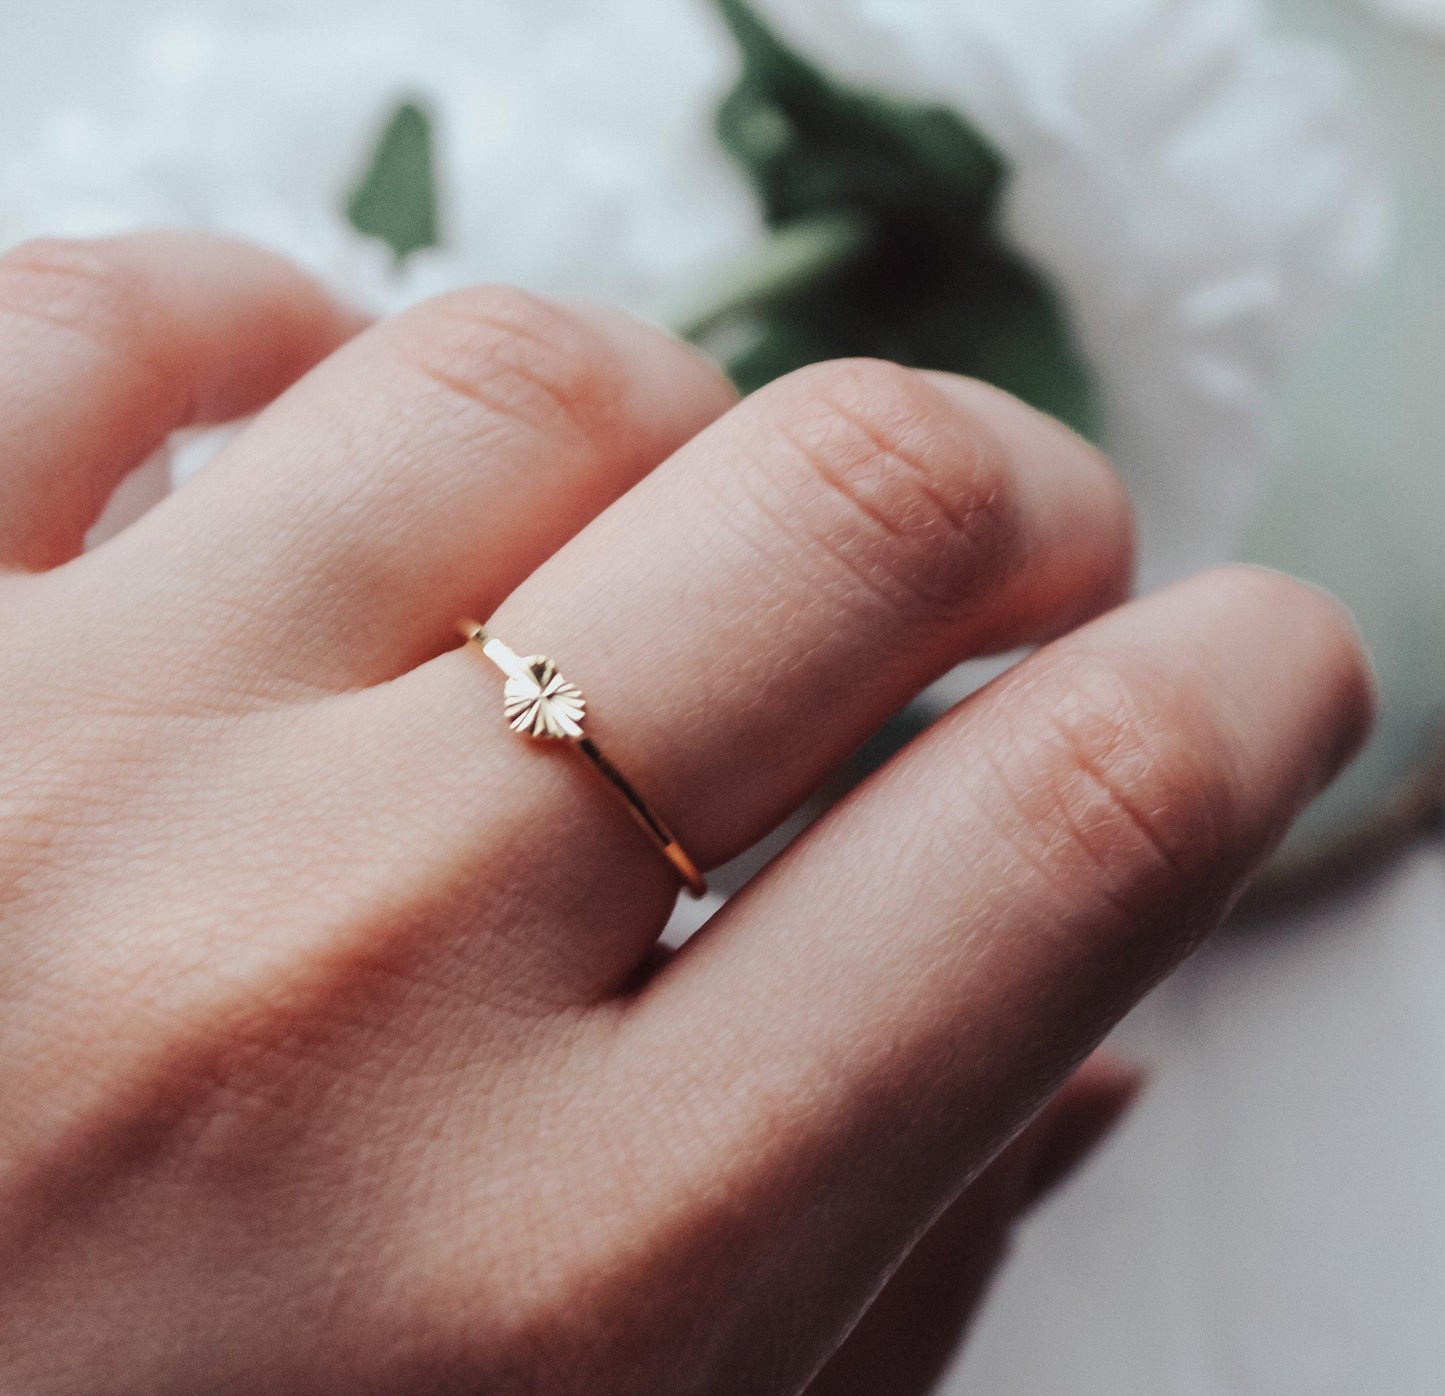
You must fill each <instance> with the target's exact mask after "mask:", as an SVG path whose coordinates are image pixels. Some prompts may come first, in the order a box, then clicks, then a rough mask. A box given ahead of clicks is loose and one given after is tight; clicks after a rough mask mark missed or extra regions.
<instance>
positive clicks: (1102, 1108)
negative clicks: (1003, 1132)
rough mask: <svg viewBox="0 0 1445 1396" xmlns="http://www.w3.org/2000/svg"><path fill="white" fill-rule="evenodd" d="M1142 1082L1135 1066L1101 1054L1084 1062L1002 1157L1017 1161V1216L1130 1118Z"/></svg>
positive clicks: (1054, 1187) (1063, 1180) (1055, 1186)
mask: <svg viewBox="0 0 1445 1396" xmlns="http://www.w3.org/2000/svg"><path fill="white" fill-rule="evenodd" d="M1144 1081H1145V1075H1144V1073H1143V1072H1142V1071H1141V1070H1140V1069H1139V1068H1138V1067H1137V1066H1134V1065H1133V1064H1132V1063H1130V1062H1127V1061H1124V1060H1122V1059H1121V1058H1119V1057H1116V1056H1115V1055H1113V1054H1112V1053H1111V1052H1108V1051H1105V1050H1103V1049H1100V1050H1099V1051H1097V1052H1094V1053H1093V1054H1092V1055H1090V1056H1089V1057H1088V1058H1087V1059H1086V1060H1085V1062H1084V1064H1083V1065H1082V1066H1081V1067H1080V1068H1079V1069H1078V1070H1077V1071H1076V1072H1075V1073H1074V1074H1073V1075H1072V1076H1071V1077H1070V1078H1069V1080H1068V1082H1067V1084H1066V1085H1065V1086H1064V1088H1063V1089H1062V1090H1061V1091H1060V1092H1059V1094H1058V1095H1056V1096H1055V1097H1054V1098H1053V1099H1052V1100H1051V1101H1050V1102H1049V1103H1048V1105H1047V1106H1046V1107H1045V1108H1044V1111H1043V1113H1042V1114H1040V1116H1039V1117H1038V1119H1036V1120H1035V1121H1034V1122H1033V1123H1032V1124H1031V1125H1029V1127H1028V1128H1027V1129H1026V1130H1025V1131H1024V1133H1023V1134H1022V1135H1021V1136H1020V1138H1019V1139H1018V1140H1016V1141H1015V1142H1014V1143H1013V1144H1011V1145H1010V1146H1009V1148H1008V1150H1007V1151H1006V1153H1005V1157H1006V1156H1008V1155H1009V1154H1014V1155H1016V1157H1017V1158H1018V1161H1019V1165H1018V1166H1019V1171H1020V1174H1021V1184H1020V1187H1019V1192H1018V1202H1017V1206H1016V1209H1015V1210H1016V1211H1018V1212H1027V1211H1028V1210H1029V1209H1030V1208H1033V1207H1036V1206H1038V1204H1039V1203H1040V1202H1042V1201H1044V1199H1045V1198H1047V1197H1048V1196H1049V1195H1050V1194H1051V1193H1053V1192H1054V1191H1056V1190H1057V1189H1058V1188H1060V1187H1061V1186H1063V1184H1064V1183H1066V1182H1067V1181H1068V1180H1069V1179H1070V1178H1071V1177H1073V1175H1074V1174H1075V1173H1076V1172H1077V1171H1078V1169H1079V1168H1080V1167H1081V1166H1082V1164H1083V1163H1084V1161H1085V1160H1086V1159H1088V1158H1089V1157H1090V1156H1091V1155H1092V1154H1093V1153H1094V1151H1095V1150H1096V1149H1097V1148H1098V1147H1099V1145H1100V1144H1101V1143H1102V1142H1103V1141H1104V1139H1105V1138H1106V1137H1107V1136H1108V1135H1110V1134H1111V1133H1112V1132H1113V1130H1114V1128H1115V1126H1116V1125H1117V1124H1118V1123H1119V1121H1120V1120H1121V1119H1123V1117H1124V1116H1125V1115H1126V1114H1127V1113H1128V1112H1129V1110H1130V1108H1131V1107H1132V1106H1133V1104H1134V1102H1135V1100H1137V1099H1138V1096H1139V1092H1140V1091H1141V1090H1142V1089H1143V1087H1144ZM1020 1145H1022V1146H1023V1147H1022V1148H1021V1149H1020V1148H1019V1146H1020ZM995 1162H997V1160H996V1161H995ZM992 1166H993V1165H990V1167H992Z"/></svg>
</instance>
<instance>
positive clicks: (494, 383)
mask: <svg viewBox="0 0 1445 1396" xmlns="http://www.w3.org/2000/svg"><path fill="white" fill-rule="evenodd" d="M396 345H397V351H398V353H399V354H400V355H401V357H402V358H403V360H404V361H405V362H406V363H407V364H408V365H409V366H410V367H411V368H412V369H414V370H416V371H418V372H419V373H420V374H421V375H422V376H423V377H424V378H426V379H427V380H429V381H430V383H431V384H432V385H433V386H436V387H439V388H441V389H442V390H443V391H444V392H445V393H446V394H447V395H448V396H451V397H454V398H457V399H460V400H461V401H462V402H463V403H464V404H465V406H466V407H467V409H468V410H472V411H475V410H476V409H477V408H480V409H481V410H482V411H483V412H485V413H486V414H487V415H488V417H490V418H492V419H494V420H500V421H501V422H502V423H504V424H505V425H506V426H507V427H509V428H511V429H513V430H516V431H520V432H522V433H523V434H525V435H527V436H542V437H545V438H547V439H549V440H554V439H556V438H557V437H558V436H567V437H581V438H582V439H583V440H584V441H585V442H587V443H588V444H590V443H592V442H594V441H597V440H600V439H605V437H606V436H607V434H608V433H609V432H610V431H611V430H612V429H614V428H615V427H616V426H617V425H618V423H619V418H620V417H621V414H622V411H623V404H624V396H625V391H626V384H625V380H624V377H623V373H622V369H621V366H620V365H619V364H618V362H617V361H616V357H615V355H614V354H613V353H611V352H610V348H609V346H608V345H607V344H606V342H605V340H604V337H603V336H602V335H601V334H600V333H599V331H597V330H596V329H595V328H594V327H593V326H592V325H590V324H589V323H588V322H587V321H586V320H585V319H584V318H583V317H582V316H580V315H578V314H577V313H575V312H574V311H572V310H570V309H569V308H567V307H566V306H563V305H560V304H558V303H557V302H554V301H551V300H548V299H546V298H545V297H542V296H538V295H534V294H533V293H531V292H529V291H524V290H520V289H518V288H515V287H509V286H480V287H472V288H468V289H466V290H462V291H453V292H450V293H449V294H447V295H444V296H439V297H437V298H436V299H435V300H433V301H430V302H428V303H427V304H425V305H423V306H420V307H418V308H417V309H416V310H415V311H412V312H410V313H408V314H407V315H404V316H402V317H400V320H399V321H398V325H397V337H396Z"/></svg>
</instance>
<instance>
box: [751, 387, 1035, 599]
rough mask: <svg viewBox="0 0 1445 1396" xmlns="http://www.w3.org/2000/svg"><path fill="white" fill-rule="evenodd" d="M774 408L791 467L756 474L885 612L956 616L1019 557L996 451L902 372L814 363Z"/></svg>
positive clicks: (1005, 476) (779, 505) (979, 430)
mask: <svg viewBox="0 0 1445 1396" xmlns="http://www.w3.org/2000/svg"><path fill="white" fill-rule="evenodd" d="M774 405H775V410H776V419H775V420H776V430H777V431H778V433H779V434H780V435H781V437H782V438H783V440H784V441H785V443H786V444H787V445H788V446H789V447H791V450H790V452H789V453H788V454H789V457H790V459H791V461H792V462H793V464H794V466H795V467H796V468H795V469H793V470H791V471H788V470H785V471H784V472H782V474H781V477H780V478H778V479H775V480H773V481H771V483H770V482H767V481H765V482H763V488H764V489H765V490H771V491H779V492H782V493H780V494H778V496H777V498H776V502H775V503H774V505H773V512H774V514H775V515H778V516H781V517H786V518H789V519H792V520H794V521H795V524H794V526H795V527H801V528H803V529H804V530H806V532H807V534H808V535H809V540H810V541H811V542H813V543H814V544H815V545H818V546H821V548H822V549H823V550H824V551H825V552H826V553H827V554H828V555H829V557H830V559H831V560H832V561H834V562H836V563H841V564H842V565H843V566H844V567H845V568H846V569H847V570H848V571H850V572H851V573H853V574H855V575H856V576H857V577H858V578H859V579H860V580H861V581H862V582H863V583H864V584H865V585H866V586H867V587H868V588H869V589H870V590H871V591H873V592H875V593H878V594H880V595H881V596H882V598H883V600H884V602H885V603H886V604H887V605H888V607H889V608H890V609H891V610H893V611H898V610H903V611H905V612H907V613H910V614H913V615H917V616H920V617H922V618H923V619H926V620H950V619H954V618H956V616H957V613H958V612H959V610H960V609H961V608H964V607H967V606H968V605H969V604H970V603H972V602H973V601H975V600H976V599H977V598H978V597H979V596H980V594H981V593H982V592H983V591H984V590H985V589H986V588H991V587H994V586H997V585H998V584H1000V583H1001V582H1002V581H1003V580H1004V579H1005V578H1006V577H1008V576H1010V575H1012V573H1013V572H1014V571H1015V570H1016V569H1017V567H1018V566H1019V565H1020V564H1021V563H1022V561H1023V551H1024V548H1023V531H1022V528H1021V519H1020V511H1019V504H1018V498H1017V493H1016V491H1015V489H1014V487H1013V480H1012V474H1011V470H1010V463H1009V461H1008V459H1007V454H1006V452H1005V450H1004V449H1003V447H1002V446H1001V444H1000V443H999V442H998V440H997V438H996V437H994V436H993V435H992V434H991V433H990V432H989V431H988V430H987V429H985V428H984V427H983V426H982V424H981V423H980V422H977V421H975V420H972V419H970V417H969V416H968V415H967V414H966V413H965V412H964V411H963V410H962V409H961V408H960V407H958V406H957V405H955V404H954V403H952V402H951V401H949V400H948V399H947V398H945V397H944V396H943V394H942V393H940V392H939V391H938V390H937V389H936V388H934V387H933V386H932V385H931V384H929V383H927V382H926V381H925V380H923V379H922V378H920V377H919V376H918V375H917V374H915V373H913V372H912V371H911V370H908V369H905V368H901V367H899V366H898V365H896V364H889V363H883V362H880V361H873V360H845V361H841V362H837V363H830V364H823V365H817V366H815V367H813V368H809V369H804V370H801V371H800V372H798V373H796V374H793V375H792V376H791V377H790V378H789V379H788V380H786V381H785V383H784V384H783V385H781V386H780V388H779V389H778V391H777V398H776V400H775V404H774ZM774 474H775V475H776V474H777V472H776V471H775V472H774Z"/></svg>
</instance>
